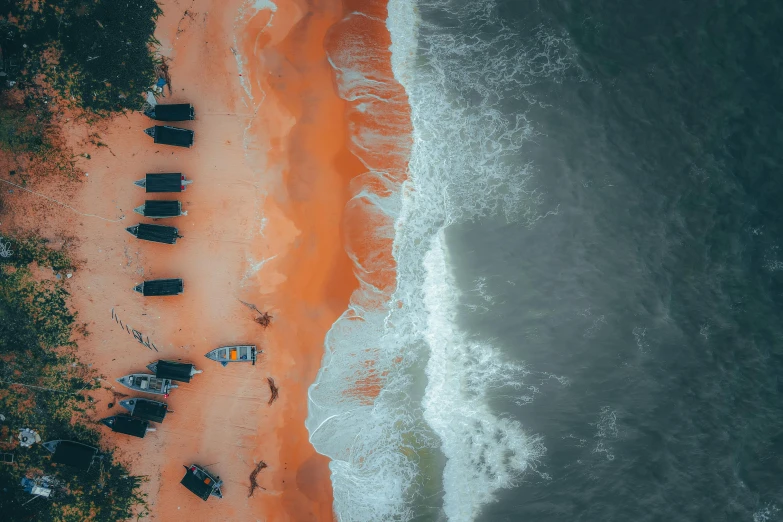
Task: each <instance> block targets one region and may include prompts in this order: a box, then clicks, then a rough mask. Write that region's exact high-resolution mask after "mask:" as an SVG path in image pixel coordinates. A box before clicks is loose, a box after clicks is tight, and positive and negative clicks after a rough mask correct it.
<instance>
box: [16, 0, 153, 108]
mask: <svg viewBox="0 0 783 522" xmlns="http://www.w3.org/2000/svg"><path fill="white" fill-rule="evenodd" d="M160 14H161V9H160V7H158V4H157V3H156V2H155V0H37V1H30V0H27V1H25V0H0V49H1V50H2V53H3V56H4V61H6V62H8V63H6V68H7V69H8V71H7V76H6V77H5V78H6V79H7V80H11V81H14V82H16V83H15V86H21V87H22V88H25V86H26V85H30V84H36V83H38V82H41V81H43V82H45V83H46V84H47V85H48V86H50V87H51V88H53V89H54V91H55V92H56V93H57V94H59V95H60V96H61V97H62V99H63V100H64V101H65V102H67V103H69V104H72V105H74V106H76V107H78V108H81V109H84V110H87V111H91V112H95V113H99V114H100V113H110V112H116V111H125V110H138V109H139V108H140V107H141V106H142V104H143V103H144V100H143V98H142V97H141V94H142V93H143V92H144V91H146V90H147V89H149V87H150V86H151V85H152V83H153V82H154V81H155V72H154V70H155V65H156V63H158V58H157V57H156V53H155V48H156V46H157V41H156V40H155V38H154V35H153V33H154V31H155V22H156V20H157V18H158V16H159V15H160ZM2 83H4V84H5V86H6V87H8V86H9V84H8V82H7V81H6V82H2Z"/></svg>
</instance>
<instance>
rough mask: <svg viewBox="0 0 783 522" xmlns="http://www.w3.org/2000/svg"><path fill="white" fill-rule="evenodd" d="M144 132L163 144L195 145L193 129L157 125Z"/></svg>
mask: <svg viewBox="0 0 783 522" xmlns="http://www.w3.org/2000/svg"><path fill="white" fill-rule="evenodd" d="M144 134H146V135H147V136H150V137H151V138H152V139H153V140H154V141H155V143H159V144H161V145H173V146H175V147H190V146H191V145H193V131H192V130H188V129H180V128H179V127H171V126H169V125H155V126H154V127H150V128H149V129H144Z"/></svg>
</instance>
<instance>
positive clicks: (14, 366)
mask: <svg viewBox="0 0 783 522" xmlns="http://www.w3.org/2000/svg"><path fill="white" fill-rule="evenodd" d="M0 243H2V248H0V414H2V415H3V416H4V417H5V419H4V420H2V422H0V452H8V453H13V454H14V463H13V464H0V488H2V490H3V494H2V495H0V513H3V518H4V519H7V520H16V521H22V520H31V521H36V522H38V521H41V522H45V521H64V522H71V521H73V522H82V521H106V522H115V521H119V520H125V519H127V518H130V517H132V516H134V511H143V510H144V507H145V505H144V498H143V495H142V494H141V493H140V491H139V486H140V484H141V481H142V480H141V479H140V478H139V477H132V476H129V475H128V471H127V469H126V468H125V466H124V465H123V464H122V463H119V462H115V461H114V460H113V458H112V454H111V452H110V451H105V450H104V451H101V454H102V455H103V458H102V459H100V460H96V461H95V462H94V464H93V466H92V467H91V468H90V470H88V471H81V470H78V469H75V468H70V467H67V466H63V465H57V464H52V463H51V459H50V454H49V453H48V452H47V451H46V450H45V449H44V448H43V447H42V446H41V445H40V444H36V445H34V446H33V447H32V448H22V447H20V446H19V444H18V441H17V440H16V436H17V434H18V432H19V430H20V429H21V428H31V429H34V430H36V431H37V432H38V433H39V434H40V435H41V438H42V439H43V440H44V441H45V440H52V439H65V440H76V441H79V442H82V443H85V444H90V445H94V446H98V443H99V439H100V432H99V431H98V429H96V428H95V427H94V424H93V423H91V422H90V421H89V420H88V419H87V416H86V413H87V412H88V411H89V410H90V408H91V403H92V401H91V399H90V397H89V396H88V395H87V392H88V391H89V390H92V389H95V388H97V387H98V380H97V378H96V375H95V374H94V372H93V371H92V370H90V369H89V368H88V367H86V366H85V365H84V364H82V363H81V362H79V360H78V359H77V357H76V343H75V342H74V340H73V331H74V326H75V324H76V314H75V313H74V312H72V311H71V310H70V309H69V307H68V298H69V294H68V291H67V290H66V288H65V287H64V285H63V281H62V280H56V279H55V280H49V279H43V280H41V279H36V278H35V277H34V275H33V269H34V267H35V265H37V266H38V267H39V268H43V269H54V270H56V271H60V270H67V269H70V268H72V266H73V263H72V262H71V260H70V259H69V258H68V256H67V254H66V253H64V252H62V251H57V250H54V249H51V248H49V247H48V246H47V245H46V242H45V241H43V240H41V239H38V238H35V237H26V238H17V239H11V240H2V241H0ZM9 253H10V255H8V256H7V257H5V254H9ZM41 475H47V476H50V477H54V478H56V479H57V480H58V481H59V486H58V487H57V488H56V496H55V497H53V498H51V499H47V498H35V497H32V496H31V495H30V494H28V493H26V492H24V490H23V489H22V488H21V487H20V481H21V479H22V477H25V476H27V477H37V476H41Z"/></svg>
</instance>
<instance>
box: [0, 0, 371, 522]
mask: <svg viewBox="0 0 783 522" xmlns="http://www.w3.org/2000/svg"><path fill="white" fill-rule="evenodd" d="M162 8H163V10H164V16H163V17H162V18H161V19H160V20H159V24H158V29H157V32H156V37H157V38H158V40H159V41H160V42H161V49H160V52H161V54H162V55H163V56H166V57H168V58H169V60H170V61H169V66H170V73H171V78H172V85H171V87H172V92H171V93H169V92H168V90H167V91H166V97H165V98H164V99H163V100H161V102H163V103H178V102H179V103H182V102H189V103H192V104H193V105H194V106H195V109H196V120H195V121H192V122H184V123H182V124H176V125H181V126H183V127H188V128H191V129H193V130H194V131H195V136H196V139H195V144H194V146H193V148H192V149H179V148H171V147H165V146H158V145H154V144H153V143H152V141H151V140H150V139H149V138H148V137H147V136H145V135H144V134H143V133H142V130H143V129H144V128H146V127H149V126H150V125H152V123H151V121H150V120H148V119H147V118H145V117H144V116H142V115H139V114H133V115H130V116H128V117H119V118H116V119H114V120H113V121H111V122H108V123H104V124H102V127H101V128H91V129H86V128H80V127H78V126H77V127H75V128H74V129H73V130H72V134H73V136H72V138H73V143H74V150H75V152H76V153H77V154H79V153H82V152H89V154H90V155H91V159H89V160H87V159H85V160H81V161H80V166H81V168H82V169H83V170H84V171H85V172H86V176H85V181H84V183H82V184H80V186H79V187H78V188H77V189H76V190H75V191H66V192H70V195H68V194H65V195H64V193H63V191H62V190H61V189H60V188H58V186H56V185H55V184H53V183H52V182H49V181H46V180H43V181H41V182H38V183H34V184H33V185H31V187H30V188H31V189H32V190H34V191H37V192H39V193H40V194H44V195H47V196H49V197H52V198H54V199H57V200H59V201H62V202H64V203H67V204H68V205H70V206H71V207H73V209H75V210H76V211H73V210H71V209H68V208H66V207H64V206H60V205H55V204H53V203H51V202H49V201H48V200H46V199H43V198H41V197H39V196H38V195H33V194H29V193H21V194H20V193H19V191H16V195H15V200H14V201H13V205H14V208H15V209H19V211H18V212H17V213H16V215H17V217H16V218H12V223H11V224H10V226H20V227H21V226H25V227H27V228H30V226H33V227H35V228H39V229H40V230H41V231H42V233H43V234H44V235H46V236H48V237H51V238H62V237H75V242H74V243H73V244H75V245H77V246H76V247H75V257H76V258H77V259H78V260H79V261H81V262H82V264H81V267H80V269H78V270H77V271H76V272H75V273H74V275H73V278H72V279H70V280H69V282H68V283H69V285H70V291H71V293H72V295H73V303H74V305H75V307H76V309H77V311H78V313H79V320H80V322H84V323H86V324H87V328H88V330H89V332H90V335H89V337H88V338H87V339H85V340H83V341H81V342H80V344H79V346H80V351H81V353H82V357H83V359H84V360H85V361H86V362H88V363H91V364H93V367H94V368H95V369H96V370H97V371H98V372H99V373H100V374H101V375H103V376H104V377H105V380H104V381H103V388H104V389H103V390H99V391H98V392H96V393H95V395H94V397H95V399H96V402H97V412H96V419H98V418H101V417H104V416H106V415H107V414H116V413H119V412H118V410H119V408H117V407H115V408H113V409H109V404H110V403H114V402H116V400H117V398H118V396H117V395H115V394H114V393H113V392H116V393H122V394H129V395H130V394H131V393H132V392H130V390H127V389H124V388H123V387H121V386H120V385H118V384H117V383H116V382H115V381H114V379H115V378H117V377H119V376H121V375H125V374H128V373H132V372H141V371H145V366H146V365H147V364H148V363H150V362H152V361H154V360H157V359H158V358H165V359H174V360H182V361H186V362H192V363H194V364H195V365H196V366H197V367H198V368H199V369H203V370H204V372H203V373H202V374H200V375H197V376H195V377H194V378H193V380H192V381H191V382H190V383H188V384H180V387H179V388H178V389H175V390H174V391H173V392H172V394H171V396H170V397H169V399H168V402H169V408H170V409H171V410H173V412H174V413H172V414H171V415H170V416H168V417H167V418H166V421H165V423H163V424H159V425H157V432H154V433H150V434H149V435H147V437H146V438H144V439H135V438H129V437H127V436H124V435H119V434H112V433H109V432H108V430H104V431H105V433H106V437H107V438H108V439H110V440H111V441H112V442H113V443H114V444H116V445H117V447H118V448H119V454H120V456H121V457H125V458H126V459H127V460H128V461H130V462H131V469H132V471H133V473H134V474H137V475H146V476H147V477H149V482H148V484H147V485H146V492H147V493H148V500H149V505H150V511H151V513H150V516H151V518H152V519H153V520H162V521H168V520H176V519H180V518H181V517H183V516H185V517H186V518H187V520H236V521H250V520H270V521H272V520H296V521H308V520H332V519H333V518H334V515H333V513H332V489H331V483H330V479H329V469H328V459H327V458H326V457H323V456H321V455H319V454H317V453H316V452H315V450H314V449H313V447H312V446H311V444H310V443H309V441H308V433H307V431H306V429H305V427H304V420H305V417H306V415H307V387H308V386H309V385H310V384H311V383H312V381H313V380H314V378H315V376H316V373H317V371H318V368H319V364H320V360H321V357H322V354H323V339H324V336H325V334H326V332H327V331H328V329H329V327H330V326H331V325H332V323H333V322H334V321H335V320H336V319H337V317H339V315H340V314H341V313H342V312H343V311H344V310H345V309H346V306H347V304H348V300H349V297H350V295H351V293H352V291H353V290H354V289H355V288H356V287H357V282H356V279H355V277H354V275H353V272H352V265H351V263H350V261H349V259H348V256H347V255H346V254H345V251H344V248H343V243H342V237H343V236H342V230H341V220H342V216H343V211H344V208H345V204H346V202H347V200H348V198H349V190H348V184H349V181H350V180H351V179H352V178H354V177H355V176H357V175H358V174H360V173H361V172H363V171H364V170H365V168H364V167H363V166H362V164H361V163H360V162H359V160H358V159H356V158H355V157H354V156H353V155H352V154H351V153H350V151H349V149H348V137H347V118H346V113H347V106H346V102H344V101H343V100H341V99H340V98H339V97H338V95H337V93H336V89H335V84H334V81H335V80H334V73H333V71H332V69H331V68H330V66H329V63H328V61H327V59H326V51H325V50H324V40H325V37H326V35H327V31H328V30H329V28H330V27H332V26H333V25H334V24H335V23H337V22H338V21H339V20H340V19H341V17H342V16H343V6H342V4H341V3H340V2H339V1H338V0H314V1H311V2H305V1H303V0H285V1H280V2H279V3H278V5H277V6H273V5H271V4H267V3H265V2H264V1H263V0H262V1H261V2H257V4H256V6H252V5H250V4H247V3H243V2H241V1H239V0H224V1H220V2H218V1H214V0H193V1H186V0H181V1H169V2H166V3H165V4H162ZM90 132H98V133H99V134H100V136H101V138H100V141H102V142H103V143H105V144H106V145H108V148H97V149H96V148H94V147H91V146H87V145H85V140H84V137H85V136H87V134H88V133H90ZM147 172H182V173H183V174H184V175H186V176H187V177H188V178H189V179H192V180H194V182H193V184H192V185H190V186H189V187H188V188H187V190H186V191H185V192H183V193H181V194H178V196H179V199H180V200H181V201H182V206H183V209H184V210H186V211H187V216H185V217H179V218H176V219H174V220H168V221H167V222H165V223H163V224H168V225H173V226H177V227H178V228H179V231H180V234H182V235H183V236H184V237H183V238H182V239H180V240H179V241H178V243H177V244H176V245H161V244H156V243H148V242H140V241H138V240H137V239H135V238H134V237H132V236H131V235H130V234H128V233H127V232H125V230H124V228H125V227H127V226H131V225H134V224H136V223H138V222H142V221H144V219H143V218H141V216H138V215H137V214H135V213H134V212H133V208H134V207H136V206H138V205H140V204H142V203H143V201H144V200H145V199H173V198H166V197H160V196H173V195H168V194H149V195H147V194H145V193H144V191H143V190H142V189H140V188H138V187H135V186H134V185H133V181H134V180H137V179H140V178H142V177H143V176H144V174H145V173H147ZM156 196H158V197H156ZM23 208H24V209H26V210H25V211H24V216H22V215H21V214H22V211H21V209H23ZM31 222H32V223H31ZM159 223H160V222H159ZM3 225H4V228H5V226H9V223H8V222H4V223H3ZM167 277H180V278H182V279H184V282H185V292H184V295H180V296H176V297H164V298H143V297H142V296H141V295H139V294H137V293H134V292H133V291H132V288H133V285H134V284H137V283H139V282H141V281H143V280H145V279H155V278H167ZM240 300H241V301H245V302H248V303H253V304H255V305H257V306H258V308H259V309H261V310H268V311H269V312H270V313H271V314H272V316H273V317H274V319H273V322H272V325H271V327H270V328H269V329H268V330H266V331H264V330H263V329H262V328H261V327H260V326H259V325H258V324H256V323H255V322H254V321H253V317H254V316H253V313H252V312H251V311H250V310H249V309H248V308H247V307H246V306H244V305H243V304H242V303H241V302H240ZM112 310H113V312H114V314H116V316H117V317H118V318H119V320H121V321H122V322H123V324H124V325H129V326H130V328H134V329H136V330H138V331H140V332H142V333H143V334H144V336H145V339H146V338H147V337H148V338H149V340H150V341H151V342H152V343H154V345H155V346H156V347H157V349H158V350H159V352H158V353H156V352H154V351H152V350H150V349H148V348H147V347H145V346H144V345H142V344H139V343H137V342H136V341H135V340H134V339H133V337H132V336H131V335H128V333H126V331H125V329H123V328H121V327H120V325H119V324H117V323H116V322H115V320H114V319H112ZM242 343H253V344H256V345H258V346H259V348H260V349H263V351H264V353H263V355H262V356H261V357H260V359H259V363H258V364H257V365H256V366H251V365H243V364H237V365H229V366H228V367H226V368H223V367H221V366H220V365H219V364H217V363H214V362H212V361H209V360H207V359H206V358H204V354H205V353H206V352H208V351H209V350H211V349H213V348H215V347H217V346H221V345H226V344H242ZM267 377H273V378H274V379H275V381H276V383H277V386H278V387H279V390H280V396H279V399H278V400H277V401H276V402H274V403H273V404H272V405H268V404H267V402H268V400H269V399H270V389H269V386H268V384H267ZM261 460H263V461H264V462H266V464H267V465H268V468H266V469H264V470H263V471H261V472H260V474H259V475H258V483H259V484H260V486H261V487H262V488H263V489H258V490H256V492H255V493H254V495H253V497H250V498H249V497H248V493H249V491H248V490H249V485H250V481H249V475H250V473H251V472H252V471H253V469H254V467H255V466H256V463H258V462H259V461H261ZM191 463H196V464H199V465H202V466H207V467H208V469H209V470H210V471H211V472H212V473H214V474H217V475H219V476H220V477H221V478H222V479H223V480H224V481H225V485H224V486H223V493H224V495H225V498H224V499H222V500H218V499H214V498H213V499H210V500H209V501H208V502H203V501H202V500H200V499H199V498H197V497H196V496H194V495H192V494H190V493H189V492H188V491H187V490H186V489H185V488H183V487H182V486H181V485H180V484H179V481H180V479H181V478H182V475H183V472H184V470H183V467H182V466H183V465H188V464H191Z"/></svg>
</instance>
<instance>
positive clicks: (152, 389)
mask: <svg viewBox="0 0 783 522" xmlns="http://www.w3.org/2000/svg"><path fill="white" fill-rule="evenodd" d="M117 382H118V383H120V384H122V385H123V386H126V387H128V388H130V389H131V390H136V391H140V392H144V393H152V394H155V395H163V396H164V397H168V396H169V392H170V391H171V390H172V389H174V388H177V385H176V384H171V379H159V378H157V377H155V376H154V375H152V374H149V373H131V374H130V375H126V376H124V377H120V378H119V379H117Z"/></svg>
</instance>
